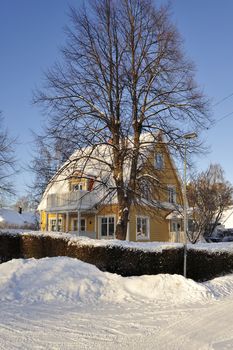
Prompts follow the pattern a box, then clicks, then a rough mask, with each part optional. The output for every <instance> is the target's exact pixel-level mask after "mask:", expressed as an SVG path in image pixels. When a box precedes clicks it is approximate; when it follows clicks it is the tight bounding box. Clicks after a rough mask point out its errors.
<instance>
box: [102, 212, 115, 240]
mask: <svg viewBox="0 0 233 350" xmlns="http://www.w3.org/2000/svg"><path fill="white" fill-rule="evenodd" d="M99 220H100V221H99V222H100V236H101V237H103V238H113V236H114V232H115V218H114V217H113V216H103V217H100V218H99Z"/></svg>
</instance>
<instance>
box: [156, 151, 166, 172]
mask: <svg viewBox="0 0 233 350" xmlns="http://www.w3.org/2000/svg"><path fill="white" fill-rule="evenodd" d="M163 167H164V159H163V154H162V153H156V154H155V169H157V170H162V169H163Z"/></svg>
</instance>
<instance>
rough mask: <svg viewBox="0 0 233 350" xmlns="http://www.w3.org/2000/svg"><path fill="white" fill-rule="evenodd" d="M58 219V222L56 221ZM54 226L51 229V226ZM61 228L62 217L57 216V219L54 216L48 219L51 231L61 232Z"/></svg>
mask: <svg viewBox="0 0 233 350" xmlns="http://www.w3.org/2000/svg"><path fill="white" fill-rule="evenodd" d="M57 221H58V222H57ZM53 226H54V227H55V229H54V230H52V227H53ZM62 228H63V220H62V218H58V220H57V219H56V218H55V219H54V218H51V219H49V230H50V231H52V232H56V231H58V232H61V231H62Z"/></svg>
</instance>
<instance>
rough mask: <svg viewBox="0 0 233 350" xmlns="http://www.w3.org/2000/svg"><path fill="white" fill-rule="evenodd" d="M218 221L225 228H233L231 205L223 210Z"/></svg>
mask: <svg viewBox="0 0 233 350" xmlns="http://www.w3.org/2000/svg"><path fill="white" fill-rule="evenodd" d="M220 222H221V224H222V225H223V226H224V227H225V228H233V207H230V208H229V209H226V210H225V211H224V212H223V216H222V218H221V220H220Z"/></svg>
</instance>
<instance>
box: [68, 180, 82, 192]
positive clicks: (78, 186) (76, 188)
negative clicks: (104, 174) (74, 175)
mask: <svg viewBox="0 0 233 350" xmlns="http://www.w3.org/2000/svg"><path fill="white" fill-rule="evenodd" d="M83 189H84V184H83V182H79V183H78V184H72V185H71V191H82V190H83Z"/></svg>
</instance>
